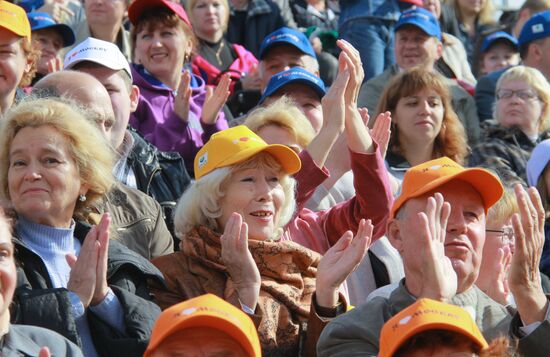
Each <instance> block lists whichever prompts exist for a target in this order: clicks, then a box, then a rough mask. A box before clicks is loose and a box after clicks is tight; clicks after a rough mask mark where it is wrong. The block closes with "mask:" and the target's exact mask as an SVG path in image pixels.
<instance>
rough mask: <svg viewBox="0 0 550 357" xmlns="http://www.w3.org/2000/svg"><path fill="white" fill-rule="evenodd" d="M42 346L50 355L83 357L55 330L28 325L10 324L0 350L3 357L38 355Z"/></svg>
mask: <svg viewBox="0 0 550 357" xmlns="http://www.w3.org/2000/svg"><path fill="white" fill-rule="evenodd" d="M42 347H48V349H49V350H50V353H51V356H52V357H83V355H82V351H80V348H78V346H77V345H75V344H74V343H72V342H71V341H69V340H67V339H66V338H65V337H63V336H61V335H60V334H58V333H57V332H54V331H51V330H48V329H45V328H42V327H37V326H28V325H13V324H12V325H10V329H9V332H8V333H7V334H6V335H5V336H4V345H3V346H2V349H1V351H0V355H2V356H3V357H15V356H18V357H21V356H25V357H38V352H39V351H40V349H41V348H42Z"/></svg>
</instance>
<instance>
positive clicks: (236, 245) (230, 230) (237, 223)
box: [220, 212, 261, 309]
mask: <svg viewBox="0 0 550 357" xmlns="http://www.w3.org/2000/svg"><path fill="white" fill-rule="evenodd" d="M220 243H221V247H222V260H223V262H224V264H225V267H226V269H227V272H228V273H229V276H230V277H231V279H232V280H233V283H234V284H235V288H236V290H237V294H238V296H239V300H240V302H241V303H242V304H244V305H246V306H248V307H250V308H251V309H255V308H256V304H257V302H258V297H259V295H260V284H261V277H260V271H259V270H258V267H257V266H256V262H255V261H254V258H253V257H252V254H251V253H250V251H249V250H248V225H247V224H246V223H244V222H243V217H242V216H241V215H240V214H238V213H236V212H234V213H233V214H232V215H231V217H230V218H229V220H228V221H227V224H226V225H225V229H224V232H223V235H222V236H221V238H220Z"/></svg>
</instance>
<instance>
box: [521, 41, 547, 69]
mask: <svg viewBox="0 0 550 357" xmlns="http://www.w3.org/2000/svg"><path fill="white" fill-rule="evenodd" d="M533 47H536V48H533ZM549 58H550V37H546V38H544V39H543V40H541V41H536V42H533V43H532V44H531V45H530V48H529V51H528V54H527V56H526V58H525V59H524V63H525V65H526V66H529V67H535V68H536V69H538V70H539V71H541V73H542V74H544V76H545V77H546V79H547V80H550V61H549V60H548V59H549Z"/></svg>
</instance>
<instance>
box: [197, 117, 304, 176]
mask: <svg viewBox="0 0 550 357" xmlns="http://www.w3.org/2000/svg"><path fill="white" fill-rule="evenodd" d="M262 151H266V152H268V153H269V154H271V156H273V157H274V158H275V159H276V160H277V161H278V162H279V164H281V166H282V167H283V170H285V172H287V173H288V174H289V175H292V174H294V173H296V172H298V171H299V170H300V167H301V166H302V163H301V161H300V158H299V157H298V155H297V154H296V153H295V152H294V151H293V150H292V149H290V148H289V147H288V146H286V145H279V144H271V145H268V144H267V143H266V142H265V141H264V140H263V139H262V138H260V137H259V136H258V135H256V134H255V133H254V132H252V130H250V129H249V128H248V127H246V126H244V125H239V126H235V127H233V128H229V129H226V130H223V131H219V132H217V133H215V134H214V135H212V136H211V137H210V140H209V141H208V142H207V143H206V144H204V146H203V147H202V148H201V149H200V150H199V152H198V153H197V156H196V157H195V179H196V180H198V179H200V178H201V177H203V176H204V175H206V174H207V173H209V172H211V171H213V170H215V169H217V168H220V167H225V166H230V165H233V164H237V163H239V162H242V161H245V160H246V159H249V158H251V157H252V156H254V155H256V154H258V153H260V152H262Z"/></svg>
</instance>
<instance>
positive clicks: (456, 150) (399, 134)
mask: <svg viewBox="0 0 550 357" xmlns="http://www.w3.org/2000/svg"><path fill="white" fill-rule="evenodd" d="M377 111H378V113H384V112H387V111H389V112H391V115H392V130H391V134H390V140H389V143H388V153H387V154H386V164H387V167H388V170H389V173H390V175H391V176H393V177H394V178H395V179H396V181H397V185H396V186H395V187H394V194H396V195H397V193H398V191H399V188H400V187H401V181H402V180H403V176H404V175H405V173H406V172H407V171H408V170H409V168H411V167H412V166H416V165H419V164H422V163H424V162H426V161H430V160H433V159H436V158H439V157H442V156H448V157H449V158H451V159H452V160H454V161H456V162H458V163H461V164H463V163H464V159H465V158H466V155H467V154H468V146H467V144H466V134H465V132H464V128H463V126H462V124H461V123H460V121H459V120H458V118H457V116H456V114H455V112H454V110H453V108H452V106H451V97H450V94H449V88H448V86H447V85H446V83H445V80H444V78H443V77H442V76H441V75H439V74H437V73H435V72H433V71H427V70H425V69H422V68H416V69H411V70H408V71H405V72H402V73H400V74H398V75H397V76H396V77H394V78H393V79H392V81H391V82H390V83H389V84H388V85H387V86H386V89H385V90H384V93H382V96H381V98H380V102H379V103H378V109H377Z"/></svg>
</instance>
